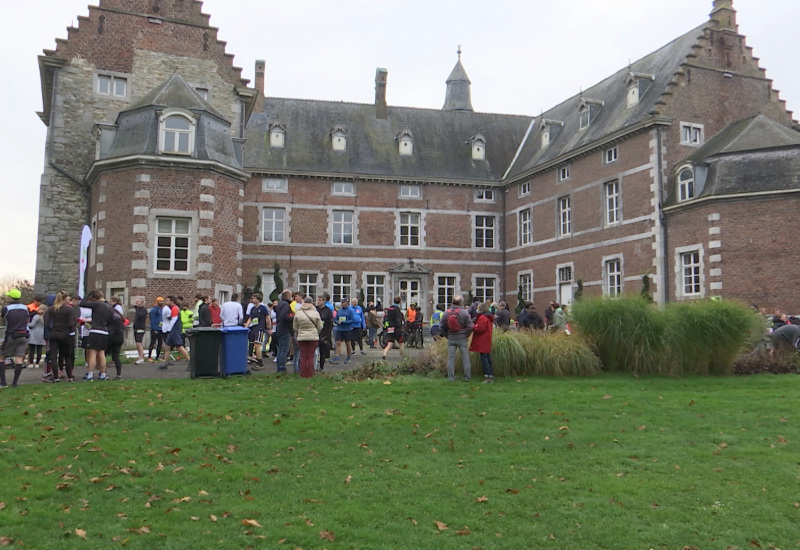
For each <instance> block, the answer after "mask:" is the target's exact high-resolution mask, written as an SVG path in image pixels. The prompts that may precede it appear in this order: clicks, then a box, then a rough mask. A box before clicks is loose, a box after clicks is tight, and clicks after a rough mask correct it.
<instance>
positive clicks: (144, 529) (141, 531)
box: [134, 525, 150, 535]
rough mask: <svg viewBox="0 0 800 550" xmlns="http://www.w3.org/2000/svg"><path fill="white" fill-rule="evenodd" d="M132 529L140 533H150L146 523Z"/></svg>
mask: <svg viewBox="0 0 800 550" xmlns="http://www.w3.org/2000/svg"><path fill="white" fill-rule="evenodd" d="M134 531H135V532H137V533H139V534H140V535H147V534H149V533H150V528H149V527H148V526H147V525H142V526H141V527H139V528H138V529H134Z"/></svg>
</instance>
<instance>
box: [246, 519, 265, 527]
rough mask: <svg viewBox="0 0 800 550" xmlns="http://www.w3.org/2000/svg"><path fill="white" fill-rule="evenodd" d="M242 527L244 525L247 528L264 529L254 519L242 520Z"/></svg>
mask: <svg viewBox="0 0 800 550" xmlns="http://www.w3.org/2000/svg"><path fill="white" fill-rule="evenodd" d="M242 525H244V526H245V527H262V528H263V526H262V525H261V524H260V523H258V522H257V521H256V520H254V519H243V520H242Z"/></svg>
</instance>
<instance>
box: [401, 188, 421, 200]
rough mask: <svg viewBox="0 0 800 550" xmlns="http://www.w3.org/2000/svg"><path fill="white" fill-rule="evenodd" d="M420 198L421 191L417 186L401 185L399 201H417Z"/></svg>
mask: <svg viewBox="0 0 800 550" xmlns="http://www.w3.org/2000/svg"><path fill="white" fill-rule="evenodd" d="M421 197H422V189H420V187H419V185H401V186H400V198H401V199H419V198H421Z"/></svg>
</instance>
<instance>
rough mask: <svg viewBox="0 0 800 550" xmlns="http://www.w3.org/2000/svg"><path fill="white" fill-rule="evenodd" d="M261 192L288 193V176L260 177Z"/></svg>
mask: <svg viewBox="0 0 800 550" xmlns="http://www.w3.org/2000/svg"><path fill="white" fill-rule="evenodd" d="M261 192H262V193H288V192H289V179H288V178H261Z"/></svg>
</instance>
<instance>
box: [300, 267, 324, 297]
mask: <svg viewBox="0 0 800 550" xmlns="http://www.w3.org/2000/svg"><path fill="white" fill-rule="evenodd" d="M318 280H319V275H317V274H316V273H300V274H299V275H298V276H297V290H299V291H300V292H302V293H303V294H305V295H306V296H311V297H312V298H313V299H314V300H316V299H317V281H318Z"/></svg>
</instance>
